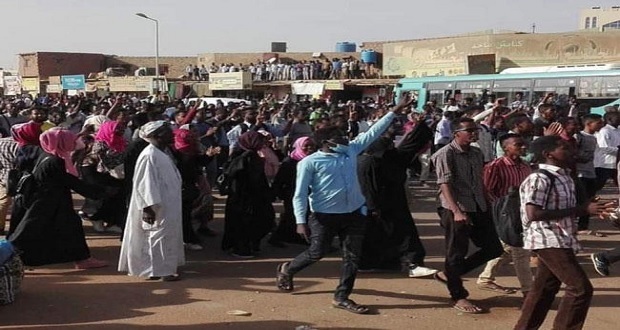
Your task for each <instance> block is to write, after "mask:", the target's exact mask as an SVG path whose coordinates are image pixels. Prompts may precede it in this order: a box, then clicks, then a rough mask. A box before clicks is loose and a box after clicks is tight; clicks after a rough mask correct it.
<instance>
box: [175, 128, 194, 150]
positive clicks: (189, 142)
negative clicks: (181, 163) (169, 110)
mask: <svg viewBox="0 0 620 330" xmlns="http://www.w3.org/2000/svg"><path fill="white" fill-rule="evenodd" d="M173 133H174V149H175V150H177V151H178V152H181V153H184V154H190V155H197V154H198V153H199V152H200V148H199V146H198V139H197V138H196V135H195V134H194V133H193V132H192V131H190V130H187V129H177V130H174V132H173Z"/></svg>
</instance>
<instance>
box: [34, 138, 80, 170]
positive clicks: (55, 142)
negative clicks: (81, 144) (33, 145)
mask: <svg viewBox="0 0 620 330" xmlns="http://www.w3.org/2000/svg"><path fill="white" fill-rule="evenodd" d="M77 138H78V136H77V135H75V134H73V133H72V132H71V131H69V130H66V129H62V128H58V127H54V128H50V129H49V130H47V131H45V132H43V134H41V136H40V137H39V140H40V141H41V148H42V149H43V151H45V152H47V153H48V154H52V155H54V156H58V157H60V158H62V159H63V160H64V161H65V168H66V170H67V173H69V174H73V175H75V176H78V172H77V169H76V168H75V165H74V164H73V162H72V161H71V153H72V152H73V151H74V150H75V146H76V142H75V141H76V140H77Z"/></svg>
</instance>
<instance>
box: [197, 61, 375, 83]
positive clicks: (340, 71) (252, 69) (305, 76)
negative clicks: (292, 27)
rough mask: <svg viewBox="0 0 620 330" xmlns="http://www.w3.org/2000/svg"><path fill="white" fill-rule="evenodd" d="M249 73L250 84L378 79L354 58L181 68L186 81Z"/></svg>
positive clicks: (368, 66) (369, 67) (370, 66)
mask: <svg viewBox="0 0 620 330" xmlns="http://www.w3.org/2000/svg"><path fill="white" fill-rule="evenodd" d="M228 72H249V73H251V74H252V80H254V81H257V82H258V81H262V82H266V81H277V80H317V79H366V78H378V76H377V75H378V68H377V66H376V65H375V64H374V63H365V62H364V60H357V59H355V58H352V57H350V58H343V59H340V58H333V59H331V60H330V59H327V58H325V59H314V60H303V61H292V60H291V61H283V60H269V61H261V60H259V61H257V62H256V63H250V64H243V63H239V64H234V63H221V64H220V65H217V64H215V63H211V65H209V66H205V65H204V64H202V65H200V66H198V65H193V64H188V65H187V67H185V78H186V79H187V80H198V81H208V80H209V74H211V73H228Z"/></svg>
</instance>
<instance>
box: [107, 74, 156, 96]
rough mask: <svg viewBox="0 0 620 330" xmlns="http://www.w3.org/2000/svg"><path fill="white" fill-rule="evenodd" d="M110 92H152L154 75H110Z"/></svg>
mask: <svg viewBox="0 0 620 330" xmlns="http://www.w3.org/2000/svg"><path fill="white" fill-rule="evenodd" d="M108 82H109V83H110V92H152V91H153V77H109V78H108Z"/></svg>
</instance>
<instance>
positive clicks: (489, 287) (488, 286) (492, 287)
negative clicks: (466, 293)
mask: <svg viewBox="0 0 620 330" xmlns="http://www.w3.org/2000/svg"><path fill="white" fill-rule="evenodd" d="M478 289H480V290H485V291H492V292H497V293H503V294H513V293H516V292H517V290H515V289H513V288H506V287H503V286H501V285H499V284H497V283H494V282H490V283H484V284H478Z"/></svg>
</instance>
